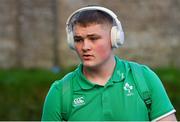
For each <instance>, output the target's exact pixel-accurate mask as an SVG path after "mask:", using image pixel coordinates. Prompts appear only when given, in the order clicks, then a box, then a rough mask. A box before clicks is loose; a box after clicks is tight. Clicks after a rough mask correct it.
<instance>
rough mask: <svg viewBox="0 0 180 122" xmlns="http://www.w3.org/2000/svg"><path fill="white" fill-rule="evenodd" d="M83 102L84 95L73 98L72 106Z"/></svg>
mask: <svg viewBox="0 0 180 122" xmlns="http://www.w3.org/2000/svg"><path fill="white" fill-rule="evenodd" d="M84 104H85V101H84V97H78V98H75V99H74V100H73V106H75V107H76V106H80V105H84Z"/></svg>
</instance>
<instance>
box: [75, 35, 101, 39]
mask: <svg viewBox="0 0 180 122" xmlns="http://www.w3.org/2000/svg"><path fill="white" fill-rule="evenodd" d="M92 36H97V37H100V35H98V34H88V35H87V36H86V37H92ZM74 37H76V38H82V36H79V35H74Z"/></svg>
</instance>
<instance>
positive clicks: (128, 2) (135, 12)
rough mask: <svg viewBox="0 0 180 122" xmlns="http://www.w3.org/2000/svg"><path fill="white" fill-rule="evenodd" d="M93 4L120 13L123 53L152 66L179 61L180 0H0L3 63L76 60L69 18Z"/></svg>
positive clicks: (21, 64) (46, 64)
mask: <svg viewBox="0 0 180 122" xmlns="http://www.w3.org/2000/svg"><path fill="white" fill-rule="evenodd" d="M89 4H96V5H103V6H105V7H108V8H110V9H112V10H113V11H114V12H115V13H116V14H117V15H118V18H119V19H120V21H121V23H122V25H123V28H124V31H125V44H124V45H123V46H122V47H121V48H119V49H116V50H115V53H116V54H117V55H118V56H120V57H121V58H123V59H128V60H135V61H138V62H140V63H144V64H147V65H150V66H167V65H172V66H178V67H179V66H180V56H179V52H180V21H179V20H180V14H179V12H180V7H179V6H180V1H179V0H158V1H157V0H151V1H142V0H133V1H132V0H91V1H86V0H0V67H2V68H11V67H26V68H32V67H43V68H44V67H45V68H51V67H52V66H55V65H60V66H61V67H62V66H65V67H66V66H70V65H74V64H77V63H78V62H79V60H78V58H77V56H76V54H75V52H74V51H72V50H70V49H69V48H68V45H67V43H66V33H65V23H66V19H67V17H68V16H69V15H70V14H71V13H72V12H73V11H74V10H76V9H78V8H80V7H82V6H86V5H89Z"/></svg>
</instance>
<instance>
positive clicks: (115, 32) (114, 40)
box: [111, 26, 124, 48]
mask: <svg viewBox="0 0 180 122" xmlns="http://www.w3.org/2000/svg"><path fill="white" fill-rule="evenodd" d="M123 43H124V32H123V31H122V30H120V29H118V27H117V26H113V27H112V28H111V45H112V47H113V48H118V47H120V46H121V45H122V44H123Z"/></svg>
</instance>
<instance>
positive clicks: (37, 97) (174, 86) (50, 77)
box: [0, 67, 180, 120]
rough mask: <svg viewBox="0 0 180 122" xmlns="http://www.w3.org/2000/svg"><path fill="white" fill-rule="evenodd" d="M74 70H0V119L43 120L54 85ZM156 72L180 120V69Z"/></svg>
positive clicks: (159, 69)
mask: <svg viewBox="0 0 180 122" xmlns="http://www.w3.org/2000/svg"><path fill="white" fill-rule="evenodd" d="M72 69H74V67H72V68H69V69H66V70H63V69H62V70H61V71H60V72H59V73H54V72H52V71H51V70H45V69H29V70H27V69H9V70H3V69H1V70H0V90H1V92H0V120H40V118H41V111H42V106H43V102H44V98H45V96H46V94H47V92H48V89H49V87H50V85H51V84H52V82H54V81H55V80H57V79H60V78H61V77H63V76H64V75H65V74H66V73H67V72H69V71H71V70H72ZM154 71H155V72H156V73H157V74H158V75H159V77H160V79H161V80H162V81H163V84H164V86H165V88H166V90H167V92H168V95H169V97H170V99H171V101H172V103H173V105H174V107H175V108H176V111H177V114H176V115H177V118H178V119H180V97H179V96H178V95H179V94H180V89H179V88H180V81H179V75H180V69H176V68H158V69H154Z"/></svg>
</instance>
